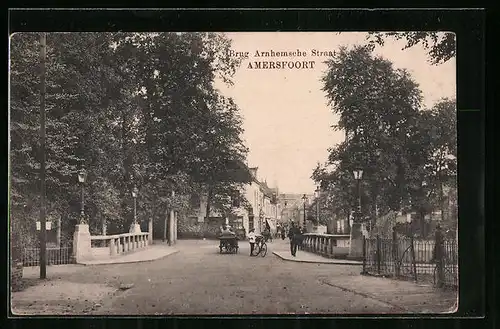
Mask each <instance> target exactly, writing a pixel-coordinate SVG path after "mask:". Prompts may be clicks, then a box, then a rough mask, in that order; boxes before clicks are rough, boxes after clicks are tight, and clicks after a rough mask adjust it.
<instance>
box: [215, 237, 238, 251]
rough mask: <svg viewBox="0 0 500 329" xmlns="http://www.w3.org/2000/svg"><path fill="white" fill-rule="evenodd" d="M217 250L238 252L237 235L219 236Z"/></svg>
mask: <svg viewBox="0 0 500 329" xmlns="http://www.w3.org/2000/svg"><path fill="white" fill-rule="evenodd" d="M219 241H220V243H219V252H220V253H221V254H222V253H223V252H225V253H228V254H236V253H238V248H239V247H238V237H237V236H236V235H221V236H220V237H219Z"/></svg>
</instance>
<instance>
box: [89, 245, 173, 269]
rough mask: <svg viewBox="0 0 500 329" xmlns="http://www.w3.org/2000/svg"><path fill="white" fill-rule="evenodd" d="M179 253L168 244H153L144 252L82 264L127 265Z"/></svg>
mask: <svg viewBox="0 0 500 329" xmlns="http://www.w3.org/2000/svg"><path fill="white" fill-rule="evenodd" d="M177 252H179V250H178V249H176V248H174V247H170V246H168V245H166V244H159V245H156V244H153V245H151V246H149V247H147V248H145V249H143V250H140V251H135V252H132V253H130V254H127V255H123V256H115V257H112V258H109V259H99V260H89V261H84V262H80V263H79V264H82V265H105V264H127V263H140V262H150V261H153V260H157V259H162V258H164V257H167V256H170V255H172V254H175V253H177Z"/></svg>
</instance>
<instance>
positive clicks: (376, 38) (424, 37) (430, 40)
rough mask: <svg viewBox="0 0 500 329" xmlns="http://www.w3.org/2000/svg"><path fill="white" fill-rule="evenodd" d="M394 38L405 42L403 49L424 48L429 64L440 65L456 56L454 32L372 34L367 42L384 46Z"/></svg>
mask: <svg viewBox="0 0 500 329" xmlns="http://www.w3.org/2000/svg"><path fill="white" fill-rule="evenodd" d="M388 38H394V39H396V40H405V41H406V45H405V46H404V48H403V49H408V48H411V47H414V46H416V45H420V46H422V47H424V49H425V50H426V51H427V55H428V56H429V62H430V63H432V64H434V65H438V64H442V63H445V62H447V61H449V60H450V59H451V58H454V57H455V56H456V52H457V50H456V37H455V34H454V33H452V32H426V31H420V32H370V33H369V35H368V37H367V40H368V41H369V43H370V44H371V45H380V46H383V45H384V43H385V40H386V39H388Z"/></svg>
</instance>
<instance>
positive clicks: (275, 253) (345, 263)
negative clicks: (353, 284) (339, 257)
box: [273, 251, 363, 266]
mask: <svg viewBox="0 0 500 329" xmlns="http://www.w3.org/2000/svg"><path fill="white" fill-rule="evenodd" d="M273 254H274V255H275V256H278V257H279V258H281V259H282V260H285V261H288V262H295V263H309V264H325V265H352V266H362V265H363V263H359V264H358V263H348V262H345V261H338V262H326V261H325V262H322V261H315V260H300V259H289V258H285V257H283V256H281V255H280V254H278V253H277V252H276V251H273Z"/></svg>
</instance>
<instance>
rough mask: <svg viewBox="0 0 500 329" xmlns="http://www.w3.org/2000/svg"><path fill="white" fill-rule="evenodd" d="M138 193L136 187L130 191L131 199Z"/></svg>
mask: <svg viewBox="0 0 500 329" xmlns="http://www.w3.org/2000/svg"><path fill="white" fill-rule="evenodd" d="M138 193H139V190H138V189H137V187H136V186H134V188H133V189H132V197H134V198H137V194H138Z"/></svg>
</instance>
